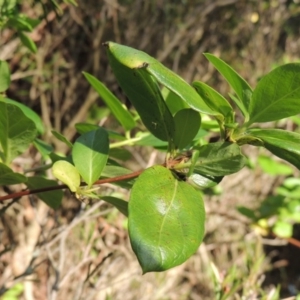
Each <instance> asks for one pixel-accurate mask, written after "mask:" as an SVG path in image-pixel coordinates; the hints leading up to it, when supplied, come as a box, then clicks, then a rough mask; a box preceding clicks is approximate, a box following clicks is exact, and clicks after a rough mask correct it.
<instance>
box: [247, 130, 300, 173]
mask: <svg viewBox="0 0 300 300" xmlns="http://www.w3.org/2000/svg"><path fill="white" fill-rule="evenodd" d="M248 134H249V135H251V136H254V137H257V138H259V139H261V140H262V141H263V143H264V145H263V146H264V147H265V148H266V149H268V150H269V151H270V152H272V153H273V154H274V155H276V156H278V157H280V158H282V159H284V160H286V161H288V162H290V163H291V164H292V165H294V166H295V167H296V168H298V169H299V170H300V134H299V133H295V132H290V131H285V130H281V129H256V128H253V129H249V130H248Z"/></svg>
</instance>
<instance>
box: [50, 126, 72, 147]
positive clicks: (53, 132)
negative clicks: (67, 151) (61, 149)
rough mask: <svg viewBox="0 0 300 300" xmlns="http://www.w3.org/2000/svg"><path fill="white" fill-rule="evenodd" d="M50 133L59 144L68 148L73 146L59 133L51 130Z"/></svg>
mask: <svg viewBox="0 0 300 300" xmlns="http://www.w3.org/2000/svg"><path fill="white" fill-rule="evenodd" d="M51 133H52V134H53V135H54V136H55V137H56V138H57V139H58V140H59V141H61V142H63V143H64V144H66V145H67V146H68V147H69V148H72V147H73V145H72V143H71V142H70V141H69V140H68V139H67V138H66V137H65V136H63V135H62V134H61V133H59V132H57V131H56V130H51Z"/></svg>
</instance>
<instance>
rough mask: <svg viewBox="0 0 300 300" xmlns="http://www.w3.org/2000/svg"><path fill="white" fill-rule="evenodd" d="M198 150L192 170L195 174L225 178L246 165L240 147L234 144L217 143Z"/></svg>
mask: <svg viewBox="0 0 300 300" xmlns="http://www.w3.org/2000/svg"><path fill="white" fill-rule="evenodd" d="M198 149H199V151H200V155H199V159H198V161H197V164H196V166H195V168H194V173H197V174H203V175H206V176H207V175H210V176H225V175H229V174H233V173H236V172H238V171H239V170H241V169H242V168H243V167H244V166H245V163H246V159H245V157H244V156H243V155H242V154H241V149H240V147H239V146H238V145H237V144H234V143H228V142H224V143H223V142H217V143H211V144H207V145H203V146H201V147H199V148H198Z"/></svg>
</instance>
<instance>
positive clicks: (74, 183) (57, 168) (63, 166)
mask: <svg viewBox="0 0 300 300" xmlns="http://www.w3.org/2000/svg"><path fill="white" fill-rule="evenodd" d="M52 172H53V175H54V176H55V177H56V178H57V179H59V180H60V181H61V182H63V183H64V184H66V185H67V186H68V187H69V189H70V191H71V192H74V193H75V192H77V189H78V188H79V186H80V175H79V172H78V171H77V169H76V168H75V167H74V166H73V165H72V164H70V163H69V162H67V161H65V160H59V161H57V162H55V163H54V164H53V166H52Z"/></svg>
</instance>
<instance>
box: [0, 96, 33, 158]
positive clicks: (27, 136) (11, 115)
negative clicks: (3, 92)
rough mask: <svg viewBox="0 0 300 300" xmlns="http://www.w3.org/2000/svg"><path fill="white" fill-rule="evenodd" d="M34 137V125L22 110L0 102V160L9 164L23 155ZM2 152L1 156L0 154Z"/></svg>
mask: <svg viewBox="0 0 300 300" xmlns="http://www.w3.org/2000/svg"><path fill="white" fill-rule="evenodd" d="M35 137H36V127H35V124H34V123H33V122H32V121H31V120H30V119H29V118H28V117H26V116H25V114H24V113H23V112H22V110H21V109H20V108H19V107H17V106H15V105H12V104H7V103H5V102H2V101H0V159H1V156H2V157H3V161H4V162H5V163H6V164H9V163H10V162H11V161H12V160H13V159H14V158H15V157H17V156H18V155H20V154H21V153H23V152H24V151H25V150H27V148H28V147H29V144H30V143H31V142H33V140H34V139H35ZM1 152H2V154H1Z"/></svg>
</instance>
